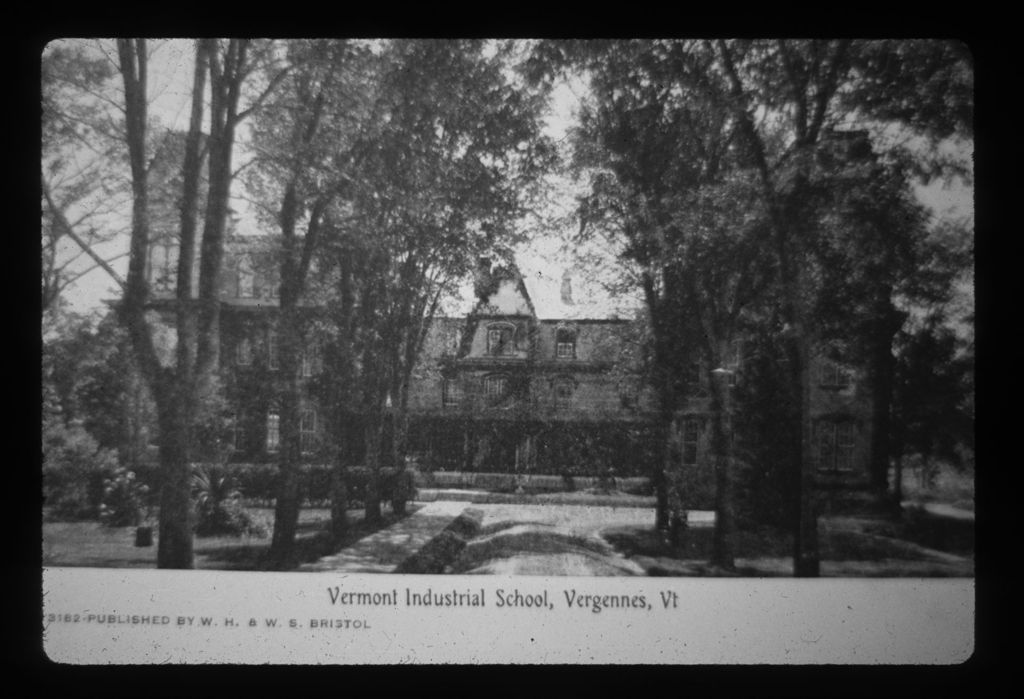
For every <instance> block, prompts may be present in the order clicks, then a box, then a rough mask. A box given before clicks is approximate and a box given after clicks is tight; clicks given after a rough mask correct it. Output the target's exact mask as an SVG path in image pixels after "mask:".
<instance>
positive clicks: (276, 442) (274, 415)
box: [267, 407, 281, 452]
mask: <svg viewBox="0 0 1024 699" xmlns="http://www.w3.org/2000/svg"><path fill="white" fill-rule="evenodd" d="M280 446H281V414H280V413H279V412H278V411H277V407H271V408H270V410H268V411H267V451H268V452H275V451H277V450H278V449H279V448H280Z"/></svg>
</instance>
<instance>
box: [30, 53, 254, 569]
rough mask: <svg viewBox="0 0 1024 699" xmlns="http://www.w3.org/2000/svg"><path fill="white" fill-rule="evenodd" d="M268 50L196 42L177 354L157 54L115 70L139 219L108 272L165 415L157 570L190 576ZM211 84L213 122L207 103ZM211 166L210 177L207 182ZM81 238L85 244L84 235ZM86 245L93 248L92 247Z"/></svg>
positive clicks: (134, 215) (119, 62) (127, 58)
mask: <svg viewBox="0 0 1024 699" xmlns="http://www.w3.org/2000/svg"><path fill="white" fill-rule="evenodd" d="M267 47H268V45H267V44H266V43H263V42H255V43H254V42H251V41H249V40H229V41H220V40H217V39H202V40H199V41H197V42H196V56H195V65H194V72H193V84H192V104H191V115H190V123H189V130H188V134H187V136H186V138H185V146H184V155H183V162H182V164H181V172H182V176H181V192H180V199H179V202H180V206H179V215H180V230H179V235H178V243H179V250H180V254H179V256H178V268H177V276H176V284H177V286H176V301H177V303H176V307H175V321H174V330H175V347H174V348H173V351H167V350H168V349H169V348H166V347H162V346H161V345H160V342H159V341H158V340H157V339H156V338H157V334H158V331H159V329H160V323H159V320H158V319H157V318H155V317H154V315H153V314H152V313H151V312H150V298H151V297H150V289H149V285H148V282H147V278H146V263H147V260H148V259H149V247H150V238H151V230H152V227H151V224H152V213H153V212H152V207H151V204H152V200H151V196H150V195H151V188H150V173H151V167H152V165H153V162H152V160H151V154H152V153H153V150H152V143H151V138H150V135H151V133H150V123H149V118H148V117H149V114H148V104H149V97H150V95H149V58H150V53H149V47H148V43H147V42H146V40H144V39H120V40H118V41H117V42H116V61H115V65H116V66H117V72H118V73H119V75H120V79H121V82H122V83H123V93H122V94H121V95H119V97H118V100H116V101H114V102H113V106H114V108H115V109H116V110H117V111H118V112H119V113H120V114H121V115H122V116H123V121H118V122H116V123H117V126H118V131H117V135H118V136H119V137H121V138H123V146H122V147H123V148H124V150H123V151H121V152H122V153H123V154H125V155H126V156H127V157H126V162H127V164H128V172H129V173H130V176H129V177H128V180H129V181H130V184H131V189H130V192H131V205H132V211H131V217H130V220H131V232H130V239H129V252H128V257H129V260H128V274H127V277H126V278H125V279H123V280H121V278H120V277H119V276H118V275H116V274H115V273H114V272H113V271H112V270H110V269H108V272H110V273H111V276H113V277H114V278H115V280H116V281H118V282H119V283H120V284H121V286H122V288H123V296H122V298H121V300H120V302H119V304H118V306H117V314H118V320H119V322H120V323H121V324H122V325H123V326H124V327H125V329H126V330H127V333H128V336H129V338H130V340H131V345H132V351H133V355H134V358H135V361H136V362H137V363H138V367H139V371H140V373H141V374H142V376H143V377H144V378H145V381H146V383H147V385H148V386H149V388H150V390H151V392H152V395H153V399H154V402H155V403H156V408H157V416H158V424H159V432H160V464H161V470H162V474H163V478H162V490H161V495H160V537H159V539H160V543H159V548H158V551H157V565H158V566H159V567H161V568H190V567H191V566H192V564H193V554H192V537H193V532H192V521H191V520H192V503H191V498H190V472H189V460H190V457H191V451H192V445H193V441H194V436H195V434H194V433H195V427H196V425H197V424H198V422H199V421H200V420H201V419H202V408H203V405H204V402H205V399H206V398H207V397H208V396H210V395H211V394H212V392H213V386H214V381H213V375H214V369H215V368H216V366H217V361H218V348H219V334H218V333H219V312H220V298H219V294H220V286H219V276H220V268H221V260H222V257H223V243H224V231H225V220H226V215H227V211H228V197H229V192H230V185H231V181H232V175H233V173H232V170H231V161H232V151H233V147H234V141H235V129H236V127H237V125H238V123H239V122H240V121H241V120H242V119H243V118H244V117H245V116H246V115H247V114H248V113H249V112H250V111H251V110H253V109H255V108H256V107H257V106H258V105H259V104H260V103H261V102H262V100H263V99H265V96H266V92H268V91H269V90H270V89H271V88H272V86H273V85H272V84H270V85H268V86H267V89H266V90H265V91H264V94H261V95H256V96H255V97H254V99H253V100H252V105H251V106H250V107H249V108H248V109H246V110H241V109H240V108H239V104H240V99H241V95H242V91H243V90H242V88H243V85H244V83H245V81H246V78H247V77H248V76H249V75H250V73H251V72H252V70H253V66H254V64H255V63H257V62H258V61H260V60H262V58H263V57H264V55H265V52H266V49H267ZM207 82H208V83H209V94H210V111H209V114H208V115H207V114H205V106H206V102H205V99H204V98H205V95H206V90H207ZM204 118H206V119H208V122H209V133H207V134H204V133H203V131H202V127H203V124H204ZM44 150H45V149H44ZM204 164H205V166H206V169H207V175H206V177H205V179H203V177H202V176H201V172H202V168H203V166H204ZM201 189H202V190H205V191H201ZM44 191H45V187H44ZM200 202H203V208H204V222H203V228H202V236H201V239H197V233H198V226H197V215H198V211H199V205H200ZM65 222H66V223H67V225H65V228H66V229H67V231H72V230H73V228H74V224H73V223H72V222H69V221H66V219H65ZM62 223H64V222H62ZM69 234H70V233H69ZM78 238H79V239H81V240H84V238H83V237H82V236H78ZM83 245H84V246H85V247H87V243H83ZM93 252H94V253H95V251H93ZM93 256H94V258H95V259H97V260H98V259H100V258H99V256H98V255H95V254H94V255H93ZM197 264H198V267H199V269H198V277H197V275H196V271H197V270H196V269H195V267H196V265H197ZM193 280H195V281H196V285H195V287H194V285H193ZM196 288H197V289H198V291H196ZM170 357H173V359H170Z"/></svg>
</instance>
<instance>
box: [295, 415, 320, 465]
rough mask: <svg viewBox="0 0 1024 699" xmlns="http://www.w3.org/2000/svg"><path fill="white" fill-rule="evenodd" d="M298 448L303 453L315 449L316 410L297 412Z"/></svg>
mask: <svg viewBox="0 0 1024 699" xmlns="http://www.w3.org/2000/svg"><path fill="white" fill-rule="evenodd" d="M299 445H300V446H299V448H300V449H301V450H302V453H303V454H307V453H309V452H311V451H313V450H315V449H316V446H317V444H316V411H315V410H313V409H311V408H310V409H307V410H303V411H302V412H301V413H299Z"/></svg>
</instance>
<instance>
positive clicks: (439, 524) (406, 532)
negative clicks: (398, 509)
mask: <svg viewBox="0 0 1024 699" xmlns="http://www.w3.org/2000/svg"><path fill="white" fill-rule="evenodd" d="M467 504H468V503H465V502H451V501H438V502H432V503H429V504H427V505H425V506H423V507H422V508H420V509H419V510H418V511H417V512H415V513H414V514H412V515H410V516H408V517H406V518H404V519H402V520H401V521H400V522H396V523H395V524H393V525H391V526H390V527H388V528H387V529H382V530H380V531H379V532H376V533H375V534H371V535H370V536H368V537H366V538H363V539H360V540H359V541H357V542H356V543H354V544H353V545H352V546H350V547H348V548H346V549H343V550H341V551H339V552H338V553H335V554H333V555H330V556H324V557H323V558H321V559H320V560H318V561H316V562H314V563H306V564H305V565H302V566H299V568H298V570H300V571H303V572H323V571H331V572H339V573H390V572H391V571H393V570H394V569H395V567H396V566H397V565H398V564H399V563H401V562H402V561H404V560H405V559H406V558H408V557H409V556H411V555H412V554H414V553H416V552H417V551H419V550H420V549H421V548H423V545H424V544H426V543H427V542H428V541H430V540H431V539H433V538H434V537H435V536H437V535H438V534H440V533H441V531H442V530H443V529H444V528H445V527H447V526H448V525H449V524H450V523H451V522H452V520H454V519H455V518H456V517H458V516H459V514H460V513H461V512H462V511H463V510H464V509H465V508H466V505H467Z"/></svg>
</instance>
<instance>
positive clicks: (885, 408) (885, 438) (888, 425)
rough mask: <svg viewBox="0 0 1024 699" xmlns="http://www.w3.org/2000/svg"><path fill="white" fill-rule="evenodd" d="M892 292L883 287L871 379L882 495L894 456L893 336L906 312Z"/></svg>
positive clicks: (875, 473) (875, 479)
mask: <svg viewBox="0 0 1024 699" xmlns="http://www.w3.org/2000/svg"><path fill="white" fill-rule="evenodd" d="M891 298H892V292H891V290H889V289H888V288H883V289H880V290H879V295H878V298H877V301H876V304H875V305H876V310H875V318H874V321H873V323H872V325H873V327H872V329H871V331H870V339H869V342H870V343H871V344H870V348H869V352H870V354H869V360H868V361H869V370H868V375H869V378H870V382H871V399H872V406H871V457H870V464H869V472H870V476H871V486H872V489H873V490H874V491H875V492H876V494H877V495H878V496H879V497H885V495H886V494H887V492H888V488H889V464H890V462H891V459H892V453H893V444H892V439H891V434H892V401H893V392H894V390H895V381H896V358H895V357H894V356H893V353H892V343H893V339H894V338H895V337H896V333H897V332H899V329H900V327H902V325H903V321H904V316H903V315H902V314H900V313H899V312H898V311H897V310H896V309H895V308H894V307H893V305H892V300H891Z"/></svg>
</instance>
